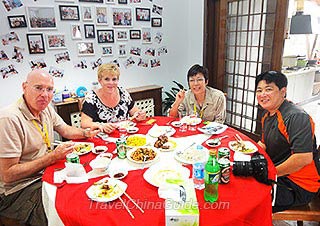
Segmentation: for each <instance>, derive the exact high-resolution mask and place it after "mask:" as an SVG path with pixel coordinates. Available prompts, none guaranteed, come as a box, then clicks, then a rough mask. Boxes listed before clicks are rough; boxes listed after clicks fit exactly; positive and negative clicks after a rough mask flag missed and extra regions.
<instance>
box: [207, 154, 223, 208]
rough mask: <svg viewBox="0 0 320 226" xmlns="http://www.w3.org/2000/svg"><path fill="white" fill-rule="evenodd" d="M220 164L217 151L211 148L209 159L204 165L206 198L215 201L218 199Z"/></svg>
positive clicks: (208, 200)
mask: <svg viewBox="0 0 320 226" xmlns="http://www.w3.org/2000/svg"><path fill="white" fill-rule="evenodd" d="M219 177H220V166H219V163H218V161H217V159H216V151H215V150H210V156H209V159H208V161H207V163H206V165H205V167H204V183H205V188H204V200H205V201H207V202H215V201H217V199H218V186H219Z"/></svg>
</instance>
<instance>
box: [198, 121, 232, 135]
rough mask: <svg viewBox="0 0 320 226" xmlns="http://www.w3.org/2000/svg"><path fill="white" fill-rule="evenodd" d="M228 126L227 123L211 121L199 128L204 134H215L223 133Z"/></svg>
mask: <svg viewBox="0 0 320 226" xmlns="http://www.w3.org/2000/svg"><path fill="white" fill-rule="evenodd" d="M227 128H228V126H227V125H223V124H220V123H217V122H210V123H209V124H208V125H206V126H204V127H201V128H198V130H199V131H200V132H202V133H204V134H210V135H213V134H220V133H223V132H224V131H226V129H227Z"/></svg>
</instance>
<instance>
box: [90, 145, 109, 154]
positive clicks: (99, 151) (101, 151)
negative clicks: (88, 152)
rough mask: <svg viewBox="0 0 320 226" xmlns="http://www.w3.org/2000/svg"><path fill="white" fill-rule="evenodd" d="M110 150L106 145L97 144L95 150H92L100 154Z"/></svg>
mask: <svg viewBox="0 0 320 226" xmlns="http://www.w3.org/2000/svg"><path fill="white" fill-rule="evenodd" d="M107 150H108V148H107V147H106V146H96V147H95V148H94V149H93V150H92V152H93V153H94V154H97V155H98V154H100V153H104V152H106V151H107Z"/></svg>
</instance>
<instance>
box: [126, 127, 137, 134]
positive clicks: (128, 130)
mask: <svg viewBox="0 0 320 226" xmlns="http://www.w3.org/2000/svg"><path fill="white" fill-rule="evenodd" d="M138 131H139V128H138V127H129V128H127V132H128V133H136V132H138Z"/></svg>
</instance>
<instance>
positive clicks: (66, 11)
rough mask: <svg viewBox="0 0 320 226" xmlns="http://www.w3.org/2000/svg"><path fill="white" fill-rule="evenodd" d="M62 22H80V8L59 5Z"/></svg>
mask: <svg viewBox="0 0 320 226" xmlns="http://www.w3.org/2000/svg"><path fill="white" fill-rule="evenodd" d="M59 11H60V19H61V20H80V15H79V7H78V6H76V5H59Z"/></svg>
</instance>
